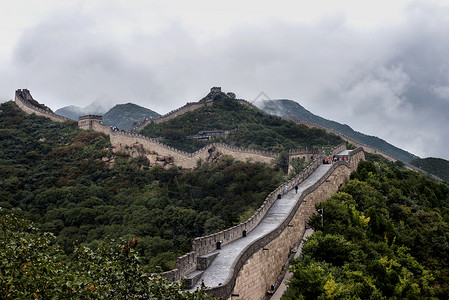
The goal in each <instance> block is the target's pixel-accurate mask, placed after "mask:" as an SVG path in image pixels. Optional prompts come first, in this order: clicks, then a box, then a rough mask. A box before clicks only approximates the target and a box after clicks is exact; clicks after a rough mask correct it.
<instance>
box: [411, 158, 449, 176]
mask: <svg viewBox="0 0 449 300" xmlns="http://www.w3.org/2000/svg"><path fill="white" fill-rule="evenodd" d="M410 164H411V165H413V166H415V167H418V168H421V169H423V170H424V171H426V172H429V173H431V174H434V175H436V176H438V177H440V178H441V179H443V180H444V181H447V182H449V161H447V160H445V159H442V158H435V157H427V158H415V159H414V160H412V161H411V162H410Z"/></svg>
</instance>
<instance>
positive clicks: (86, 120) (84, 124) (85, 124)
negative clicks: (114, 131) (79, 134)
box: [78, 115, 103, 130]
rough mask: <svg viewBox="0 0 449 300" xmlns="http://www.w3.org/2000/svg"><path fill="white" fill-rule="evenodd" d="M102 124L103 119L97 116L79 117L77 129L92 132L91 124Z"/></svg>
mask: <svg viewBox="0 0 449 300" xmlns="http://www.w3.org/2000/svg"><path fill="white" fill-rule="evenodd" d="M94 122H97V123H102V122H103V117H102V116H97V115H87V116H81V117H79V118H78V127H79V128H81V129H85V130H92V129H94V128H93V123H94Z"/></svg>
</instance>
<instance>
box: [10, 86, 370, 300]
mask: <svg viewBox="0 0 449 300" xmlns="http://www.w3.org/2000/svg"><path fill="white" fill-rule="evenodd" d="M30 99H31V100H32V97H31V95H30V93H29V91H27V90H18V91H16V96H15V103H16V104H17V106H18V107H19V108H21V109H22V110H23V111H25V112H26V113H28V114H31V113H35V114H36V115H40V116H44V117H48V118H50V119H51V120H53V121H56V122H66V121H68V119H66V118H63V117H60V116H58V115H56V114H54V113H52V112H50V111H47V110H45V109H42V108H38V107H36V106H34V105H33V104H31V102H30V101H29V100H30ZM178 113H179V111H178ZM171 116H173V115H171ZM79 126H80V127H81V128H84V129H91V130H95V131H99V132H103V133H105V134H107V135H109V136H110V139H111V144H112V145H113V146H114V147H115V148H116V151H126V152H127V153H129V154H131V155H134V156H136V155H144V156H146V157H148V158H149V160H150V161H152V162H153V163H155V164H157V163H158V161H159V162H160V161H161V160H162V159H168V160H170V162H167V163H168V164H174V165H177V166H179V167H183V168H193V167H195V166H196V164H197V162H198V160H207V159H208V158H210V157H211V155H212V154H214V153H222V154H226V155H232V156H234V157H235V158H236V159H237V160H248V159H250V160H253V161H262V162H266V163H271V162H272V161H273V158H275V157H276V155H277V154H275V153H270V152H262V151H254V150H249V149H241V148H236V147H231V146H228V145H225V144H218V143H216V144H212V145H210V146H208V147H205V148H203V149H200V150H199V151H197V152H195V153H186V152H183V151H179V150H177V149H174V148H171V147H168V146H166V145H164V144H162V143H160V142H159V141H157V140H155V139H150V138H147V137H144V136H142V135H140V134H135V133H124V132H114V131H112V130H111V128H110V127H109V126H105V125H103V124H101V120H100V119H98V118H96V117H95V116H86V117H84V118H80V120H79ZM345 149H346V147H345V145H340V146H338V147H336V148H334V149H332V151H331V154H332V155H334V154H335V155H337V154H340V158H341V160H339V161H337V162H335V163H334V164H331V165H324V164H322V159H323V157H324V156H323V155H324V153H323V152H321V151H319V150H318V151H317V150H314V151H307V150H295V151H291V153H290V155H291V156H296V157H302V156H305V155H309V157H308V158H309V159H310V160H311V163H310V164H309V166H308V167H307V168H306V169H305V170H303V171H302V172H300V173H299V174H298V175H297V176H295V177H294V178H292V179H291V180H289V181H288V182H286V183H284V184H282V185H281V186H279V187H278V188H277V189H275V190H274V191H273V192H271V193H270V194H269V195H268V196H267V198H266V199H265V201H264V203H263V204H262V206H261V207H260V208H259V209H258V210H257V212H256V213H255V214H254V215H253V216H252V217H251V218H250V219H248V220H247V221H245V222H243V223H241V224H238V225H236V226H234V227H232V228H229V229H226V230H224V231H221V232H218V233H215V234H212V235H208V236H203V237H198V238H195V239H194V240H193V242H192V252H190V253H188V254H185V255H184V256H181V257H179V258H178V259H177V261H176V269H174V270H171V271H169V272H165V273H164V276H165V277H167V278H168V279H170V280H173V281H174V280H176V281H182V282H183V283H184V284H185V285H186V287H187V288H191V289H194V288H196V287H198V285H199V279H204V280H205V283H206V285H207V286H208V287H207V289H208V292H209V293H210V294H212V295H214V296H217V297H220V298H222V299H263V298H264V297H265V296H266V295H267V291H268V290H270V289H271V287H272V286H273V284H275V283H276V282H277V279H278V276H279V274H280V273H281V270H282V268H283V266H284V264H285V263H286V261H287V260H288V257H289V253H290V251H291V249H292V248H293V246H294V245H295V244H296V243H297V242H298V240H300V239H301V237H302V235H303V233H304V231H305V226H306V223H307V221H308V219H309V217H310V216H311V215H312V214H314V213H316V209H315V205H316V204H318V203H320V202H322V201H324V200H326V199H327V198H329V197H330V196H331V195H332V194H333V193H335V192H337V191H338V188H339V187H341V186H342V185H343V184H344V183H345V182H346V181H347V180H349V175H350V174H351V172H352V171H354V170H355V169H356V168H357V165H358V164H359V162H360V161H361V160H363V159H364V149H363V148H361V147H359V148H357V149H356V150H353V151H351V152H348V153H345V152H344V150H345ZM309 152H313V153H309ZM295 187H299V193H298V194H297V193H295V192H294V190H295ZM285 207H288V209H285ZM279 210H281V212H282V213H281V212H280V211H279ZM281 214H282V215H283V216H282V218H281V217H279V216H280V215H281ZM273 220H276V222H277V223H274V222H273ZM267 223H268V224H271V225H270V226H268V227H267V225H266V224H267ZM264 224H265V225H264ZM273 224H274V225H273ZM242 245H243V246H242ZM233 247H234V248H235V249H234V248H233ZM236 249H237V250H236ZM229 250H230V251H231V252H232V253H233V255H234V256H233V259H232V260H231V259H227V257H226V255H225V253H227V252H226V251H228V252H229ZM223 260H225V261H227V264H228V265H227V266H226V268H225V267H223V266H222V265H220V262H222V261H223ZM217 265H218V267H217ZM214 272H215V274H214ZM220 276H221V277H220ZM217 278H219V279H217Z"/></svg>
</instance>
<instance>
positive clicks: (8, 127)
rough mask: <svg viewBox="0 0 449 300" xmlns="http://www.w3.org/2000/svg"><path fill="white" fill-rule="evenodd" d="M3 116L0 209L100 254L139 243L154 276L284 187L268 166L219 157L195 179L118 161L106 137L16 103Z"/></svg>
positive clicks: (141, 162) (68, 246)
mask: <svg viewBox="0 0 449 300" xmlns="http://www.w3.org/2000/svg"><path fill="white" fill-rule="evenodd" d="M1 111H2V112H1V113H0V207H3V208H6V209H13V208H20V209H21V210H22V214H23V217H24V218H26V219H29V220H31V221H34V222H38V223H40V225H39V226H40V228H41V229H42V230H44V231H49V232H52V233H53V234H55V236H56V240H57V242H58V244H59V245H60V246H61V248H62V249H63V250H64V251H65V253H66V254H67V255H69V256H72V253H73V246H74V242H77V243H81V244H83V245H87V246H89V247H91V248H92V249H96V248H97V247H98V245H99V244H100V243H101V242H102V241H103V240H105V239H107V238H113V239H117V238H120V237H125V238H126V239H130V238H131V237H133V236H136V237H138V238H139V245H138V247H137V251H138V253H139V254H140V255H141V256H142V258H143V261H142V262H143V263H144V264H145V265H146V267H147V269H148V270H149V271H152V272H154V271H157V270H158V266H160V267H161V268H162V270H169V269H172V268H173V267H174V262H175V258H176V257H178V256H181V255H183V254H185V253H187V252H189V251H190V250H191V241H192V239H193V238H194V237H197V236H201V235H204V234H209V233H213V232H216V231H219V230H222V229H224V228H227V227H231V226H233V225H235V224H238V223H239V222H240V221H241V218H245V217H246V218H247V217H249V216H250V215H251V214H252V213H253V212H255V211H256V210H257V208H258V207H259V206H260V205H261V204H262V202H263V201H264V199H265V198H266V196H267V195H268V194H269V193H270V192H271V191H272V190H273V189H274V188H275V187H277V186H278V185H279V184H280V183H281V182H282V180H283V176H284V174H282V172H280V171H278V170H275V169H272V168H268V167H267V166H266V165H264V164H254V163H246V162H234V161H233V159H232V158H230V157H223V158H222V159H221V160H220V161H219V162H218V163H215V164H203V165H201V166H199V167H198V168H197V169H195V170H193V171H192V172H185V171H181V170H178V169H177V168H173V169H170V170H164V169H162V168H160V167H156V166H149V165H148V161H146V159H143V158H136V159H130V158H129V157H128V156H121V155H117V154H113V153H112V152H111V149H110V142H109V138H108V137H107V136H104V135H103V134H101V133H94V132H87V131H83V130H80V129H78V127H77V124H76V123H75V122H73V123H71V122H67V123H63V124H61V123H55V122H52V121H50V120H49V119H46V118H43V117H37V116H35V115H26V114H25V113H23V112H22V111H21V110H19V109H18V108H17V107H16V106H15V104H14V103H13V102H8V103H5V104H2V106H1Z"/></svg>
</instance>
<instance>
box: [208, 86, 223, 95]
mask: <svg viewBox="0 0 449 300" xmlns="http://www.w3.org/2000/svg"><path fill="white" fill-rule="evenodd" d="M210 92H211V93H213V94H219V93H221V87H218V86H214V87H213V88H211V89H210Z"/></svg>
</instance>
